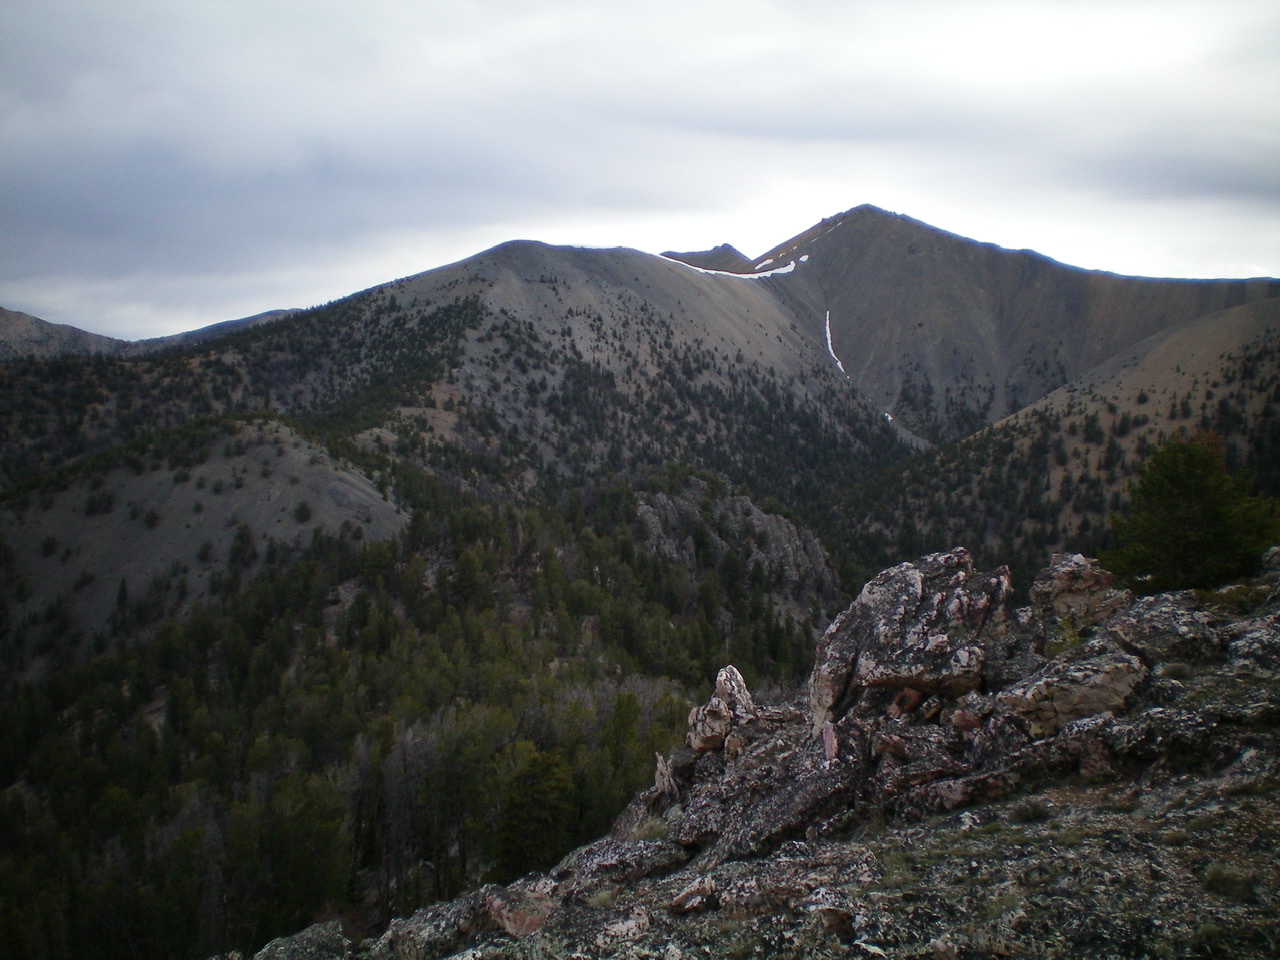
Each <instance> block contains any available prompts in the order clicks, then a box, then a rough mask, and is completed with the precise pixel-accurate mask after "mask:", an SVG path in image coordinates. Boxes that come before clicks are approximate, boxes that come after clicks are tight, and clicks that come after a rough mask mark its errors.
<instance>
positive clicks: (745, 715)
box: [716, 664, 756, 726]
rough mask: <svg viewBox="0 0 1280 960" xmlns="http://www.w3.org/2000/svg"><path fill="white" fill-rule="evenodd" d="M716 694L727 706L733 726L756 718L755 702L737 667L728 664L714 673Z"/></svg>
mask: <svg viewBox="0 0 1280 960" xmlns="http://www.w3.org/2000/svg"><path fill="white" fill-rule="evenodd" d="M716 696H717V697H719V698H720V699H721V700H722V701H724V703H725V704H726V705H727V706H728V707H729V712H730V713H731V714H733V723H734V726H740V725H742V724H744V723H750V722H751V721H752V720H754V719H755V718H756V704H755V700H753V699H752V697H751V691H750V690H748V689H747V682H746V681H745V680H743V679H742V674H741V673H739V672H738V668H737V667H735V666H733V665H732V664H730V665H729V666H727V667H722V668H721V670H720V672H719V673H717V674H716Z"/></svg>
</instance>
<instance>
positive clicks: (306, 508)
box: [293, 500, 311, 523]
mask: <svg viewBox="0 0 1280 960" xmlns="http://www.w3.org/2000/svg"><path fill="white" fill-rule="evenodd" d="M293 519H295V520H297V521H298V522H299V523H306V522H307V521H308V520H310V519H311V504H309V503H307V501H305V500H299V501H298V505H297V506H296V507H294V508H293Z"/></svg>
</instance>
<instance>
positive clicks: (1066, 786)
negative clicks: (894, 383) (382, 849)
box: [257, 549, 1280, 960]
mask: <svg viewBox="0 0 1280 960" xmlns="http://www.w3.org/2000/svg"><path fill="white" fill-rule="evenodd" d="M1011 592H1012V591H1011V586H1010V582H1009V577H1008V572H1007V570H1005V569H1004V568H1001V569H999V570H995V571H992V572H989V573H983V572H979V571H977V570H975V569H974V566H973V562H972V560H971V558H970V556H969V554H968V553H967V551H965V550H963V549H955V550H952V551H950V552H947V553H939V554H933V555H930V556H927V557H924V558H922V559H920V560H917V561H915V562H914V563H904V564H900V565H899V566H896V567H893V568H891V569H889V570H886V571H884V572H883V573H881V574H880V575H879V576H877V577H876V578H875V579H873V580H872V581H871V582H869V583H868V584H867V585H866V587H865V588H864V589H863V591H862V593H861V595H860V596H859V597H858V598H857V600H855V601H854V603H853V604H852V605H851V606H850V607H849V609H848V610H846V611H845V612H844V613H843V614H841V615H840V616H839V617H838V618H837V619H836V620H835V622H834V623H832V624H831V626H830V628H829V629H828V630H827V631H826V633H825V635H824V636H823V638H822V640H821V641H820V642H819V644H818V648H817V651H816V660H815V664H814V668H813V672H812V674H811V676H810V680H809V684H808V688H807V690H806V691H805V692H804V694H803V696H802V697H801V698H799V699H797V700H796V701H794V702H790V703H782V704H774V705H765V704H759V703H756V702H755V701H754V698H753V697H752V695H751V692H750V691H749V690H748V689H747V687H746V684H745V683H744V682H743V680H742V677H741V675H740V674H739V673H738V671H737V670H736V669H734V668H733V667H725V668H724V669H723V670H722V671H721V672H720V674H719V676H718V677H717V679H716V688H715V693H714V695H713V697H712V698H711V700H710V701H709V702H708V703H706V704H704V705H702V706H699V707H697V708H695V709H694V710H693V711H692V713H691V714H690V731H689V735H688V741H687V744H688V745H687V746H685V747H683V748H681V749H678V750H676V751H675V752H674V753H673V754H672V755H671V756H669V757H659V758H658V760H657V769H656V774H655V783H654V786H653V787H652V788H650V789H649V790H647V791H646V792H645V793H643V794H640V795H639V796H637V797H636V798H635V799H634V800H633V801H632V803H631V805H630V806H629V807H628V808H627V810H626V811H625V812H624V813H623V814H622V815H621V816H620V817H619V818H618V820H617V822H616V823H615V825H614V827H613V830H612V832H611V833H610V835H609V836H608V837H605V838H603V839H601V840H598V841H597V842H595V843H593V844H590V845H588V846H586V847H583V848H581V849H579V850H576V851H574V852H573V853H571V854H570V855H569V856H567V857H566V858H565V859H564V860H563V861H561V863H559V864H558V865H557V866H556V867H555V868H553V869H552V870H551V871H550V872H549V873H548V874H546V875H541V874H538V875H531V876H527V877H525V878H522V879H521V880H519V881H517V882H515V883H513V884H511V885H510V886H508V887H505V888H504V887H498V886H486V887H483V888H482V889H480V890H477V891H475V892H474V893H472V894H470V895H468V896H466V897H463V898H461V899H458V900H455V901H452V902H449V903H438V904H435V905H432V906H430V907H426V908H424V909H421V910H419V911H417V912H416V913H415V914H414V915H413V916H411V917H408V918H404V919H400V920H396V921H393V923H392V924H391V926H390V928H389V929H388V930H386V932H385V933H383V934H382V935H381V936H380V937H378V938H377V939H374V940H369V941H365V942H363V943H354V942H353V941H352V940H350V939H349V938H348V937H347V936H346V935H345V934H344V932H343V930H342V928H341V926H340V925H339V923H338V922H336V921H335V922H332V923H329V924H321V925H318V926H315V927H312V928H310V929H308V930H306V931H304V932H303V933H301V934H299V935H297V936H295V937H291V938H286V939H283V940H279V941H275V942H274V943H272V944H270V945H268V946H267V947H266V948H264V949H263V950H262V951H260V952H259V953H258V954H257V960H268V958H286V957H289V958H306V960H321V958H339V957H368V958H370V960H426V958H439V957H447V956H465V957H468V958H479V957H486V958H491V957H492V958H496V957H503V958H516V957H522V958H523V957H530V958H531V957H578V958H605V957H637V958H638V957H651V958H662V960H679V958H691V957H726V956H733V957H746V956H768V957H826V956H842V957H843V956H853V957H857V956H888V957H913V958H936V960H949V958H956V960H958V958H965V957H1012V956H1028V957H1030V956H1036V957H1144V956H1151V957H1164V956H1168V957H1182V956H1206V957H1210V956H1212V957H1217V956H1231V957H1269V956H1274V955H1275V954H1274V953H1273V951H1274V950H1275V949H1276V948H1277V945H1280V865H1278V863H1280V862H1278V860H1277V856H1276V854H1277V845H1278V844H1280V798H1278V797H1277V789H1276V788H1277V786H1280V763H1278V758H1280V549H1274V550H1272V551H1271V553H1270V554H1269V555H1268V558H1267V563H1266V572H1265V573H1264V575H1263V577H1262V578H1261V579H1260V580H1258V581H1256V582H1255V583H1252V584H1250V585H1247V586H1241V587H1238V588H1233V589H1232V590H1228V591H1224V592H1222V593H1221V594H1218V595H1213V596H1203V595H1202V596H1199V597H1197V596H1196V595H1195V594H1193V593H1191V592H1189V591H1188V592H1181V593H1171V594H1163V595H1158V596H1153V597H1145V598H1141V599H1135V598H1133V597H1132V596H1131V595H1130V594H1128V593H1126V592H1123V591H1119V590H1116V589H1114V588H1113V587H1112V586H1111V578H1110V576H1109V575H1108V574H1107V573H1106V572H1105V571H1104V570H1102V569H1101V568H1100V567H1099V566H1098V565H1097V564H1096V563H1095V562H1094V561H1092V560H1088V559H1086V558H1084V557H1081V556H1079V555H1069V556H1056V557H1055V558H1054V560H1053V564H1052V566H1051V567H1050V568H1049V569H1047V570H1045V571H1043V572H1042V573H1041V574H1040V576H1039V577H1038V578H1037V579H1036V581H1035V584H1034V586H1033V587H1032V589H1031V594H1030V601H1031V602H1030V605H1029V606H1027V607H1023V608H1019V609H1013V608H1012V605H1011V602H1010V598H1011Z"/></svg>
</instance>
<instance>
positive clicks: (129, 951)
mask: <svg viewBox="0 0 1280 960" xmlns="http://www.w3.org/2000/svg"><path fill="white" fill-rule="evenodd" d="M1179 458H1181V459H1179ZM1171 464H1174V466H1171ZM1176 464H1193V465H1197V466H1196V467H1195V469H1194V470H1193V469H1192V468H1191V467H1190V466H1176ZM1278 496H1280V281H1278V280H1275V279H1266V278H1262V279H1257V278H1255V279H1233V280H1158V279H1144V278H1133V277H1122V276H1117V275H1113V274H1106V273H1099V272H1090V271H1083V270H1079V269H1076V268H1073V267H1070V266H1066V265H1063V264H1060V263H1056V262H1054V261H1052V260H1049V259H1047V258H1045V257H1043V256H1040V255H1038V254H1036V253H1033V252H1030V251H1010V250H1005V249H1002V248H999V247H995V246H992V245H990V244H983V243H978V242H976V241H973V240H969V239H965V238H962V237H959V236H955V235H952V234H949V233H945V232H943V231H940V230H937V229H935V228H933V227H930V226H928V225H926V224H923V223H920V222H918V221H916V220H912V219H911V218H909V217H905V216H901V215H897V214H892V213H888V212H886V211H883V210H880V209H877V208H875V207H870V206H861V207H857V208H854V209H853V210H850V211H848V212H846V213H843V214H839V215H837V216H834V217H831V218H829V219H827V220H824V221H823V222H821V223H819V224H816V225H815V226H813V227H812V228H810V229H809V230H807V231H805V232H804V233H802V234H800V235H799V236H797V237H794V238H792V239H791V240H788V241H786V242H785V243H782V244H780V245H779V246H777V247H776V248H774V249H773V250H771V251H769V252H767V253H766V254H764V255H762V256H760V257H758V258H756V259H751V258H748V257H747V256H745V255H743V254H741V253H739V252H738V251H737V250H735V249H733V248H732V247H731V246H728V245H724V246H721V247H717V248H715V249H714V250H709V251H699V252H671V253H666V254H663V255H661V256H655V255H650V254H645V253H641V252H638V251H634V250H626V249H613V250H599V249H585V248H579V247H553V246H548V245H545V244H541V243H536V242H531V241H513V242H510V243H505V244H502V245H500V246H498V247H495V248H493V249H492V250H488V251H486V252H484V253H481V254H478V255H477V256H474V257H472V258H470V259H467V260H464V261H461V262H459V263H455V264H451V265H448V266H444V267H440V268H437V269H433V270H429V271H427V272H425V273H421V274H418V275H416V276H411V277H406V278H403V279H399V280H395V281H391V282H388V283H385V284H382V285H380V286H378V287H374V288H372V289H370V290H366V291H363V292H360V293H355V294H352V295H351V296H349V297H346V298H344V299H342V300H338V301H335V302H332V303H328V304H325V305H323V306H319V307H314V308H311V309H306V310H275V311H270V312H267V313H263V314H260V315H258V316H255V317H251V318H246V319H245V320H239V321H231V322H229V323H226V324H218V325H215V326H214V327H210V328H206V329H204V330H200V331H194V332H192V333H189V334H183V335H180V336H177V337H168V338H163V339H161V340H155V341H145V342H141V343H124V342H121V341H115V340H110V339H109V338H104V337H98V336H95V335H93V334H89V333H86V332H84V331H80V330H76V329H75V328H73V327H65V326H58V325H54V324H48V323H45V322H44V321H42V320H39V319H37V318H35V317H30V316H27V315H25V314H18V313H14V312H11V311H0V571H2V572H0V665H2V667H3V669H2V670H0V792H2V793H3V803H2V804H0V954H2V955H4V956H7V957H30V958H48V957H71V956H75V957H78V958H80V957H117V956H147V957H191V958H204V957H212V956H218V955H221V956H227V957H230V956H233V955H239V956H241V957H249V956H256V957H258V958H262V960H266V958H276V957H280V958H283V957H296V958H308V960H310V958H314V960H320V958H330V957H333V958H338V957H354V956H360V957H370V958H375V957H376V958H393V957H394V958H425V957H433V958H434V957H446V956H454V955H460V956H469V957H513V958H514V957H551V956H565V957H568V956H575V957H601V958H603V957H661V958H664V960H678V958H686V957H707V956H714V957H721V956H794V957H809V956H894V957H921V958H924V957H930V958H942V960H945V958H961V957H996V956H1000V957H1005V956H1022V955H1026V956H1058V957H1079V956H1089V957H1135V958H1136V957H1166V956H1167V957H1181V956H1187V957H1191V956H1206V957H1209V956H1245V957H1270V956H1273V955H1274V953H1275V950H1276V949H1277V945H1278V944H1280V873H1278V872H1277V868H1276V857H1275V849H1274V847H1275V838H1276V836H1278V835H1280V830H1278V828H1280V807H1277V803H1276V800H1275V797H1276V788H1277V786H1278V785H1280V753H1278V751H1280V740H1278V738H1277V722H1278V721H1280V673H1278V672H1277V671H1280V558H1278V557H1277V553H1276V551H1275V550H1271V551H1270V552H1268V548H1270V547H1273V546H1275V544H1276V543H1277V541H1280V513H1277V507H1276V498H1277V497H1278ZM1161 511H1164V512H1161ZM1152 531H1156V532H1154V533H1153V532H1152ZM1139 547H1141V548H1142V549H1141V550H1139V549H1138V548H1139ZM1148 548H1149V549H1148ZM1143 550H1146V551H1147V552H1145V553H1144V552H1143ZM1219 554H1223V555H1228V554H1229V557H1228V560H1229V562H1226V563H1225V565H1224V564H1218V565H1216V566H1215V565H1209V566H1207V567H1206V566H1205V565H1204V564H1197V563H1196V562H1195V561H1197V560H1199V559H1204V558H1205V557H1210V558H1214V557H1217V555H1219ZM1151 556H1154V557H1156V560H1153V561H1148V560H1146V559H1137V560H1135V557H1136V558H1146V557H1151ZM1096 557H1100V558H1101V560H1099V559H1094V558H1096ZM1166 559H1168V560H1169V563H1170V564H1171V566H1170V569H1173V570H1174V571H1175V573H1174V574H1170V576H1172V577H1173V579H1172V580H1170V581H1169V583H1166V581H1165V576H1166V571H1165V568H1164V567H1163V566H1161V567H1160V568H1159V569H1157V568H1156V567H1155V566H1152V565H1151V564H1156V563H1163V562H1164V561H1165V560H1166ZM1144 563H1147V564H1148V566H1149V567H1150V569H1148V567H1144V566H1143V564H1144ZM1206 569H1208V570H1211V571H1212V573H1209V574H1203V573H1201V572H1197V573H1195V574H1192V573H1189V572H1187V573H1185V575H1182V574H1178V573H1177V571H1192V570H1195V571H1203V570H1206ZM1179 576H1182V579H1179ZM1205 577H1208V580H1205ZM1166 586H1171V587H1172V589H1166ZM1192 588H1195V589H1192Z"/></svg>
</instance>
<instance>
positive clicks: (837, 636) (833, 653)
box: [809, 547, 1012, 733]
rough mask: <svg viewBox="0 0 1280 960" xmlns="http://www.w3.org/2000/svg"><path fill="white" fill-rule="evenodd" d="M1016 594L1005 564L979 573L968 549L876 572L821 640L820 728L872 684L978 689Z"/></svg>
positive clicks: (815, 694) (812, 690) (951, 692)
mask: <svg viewBox="0 0 1280 960" xmlns="http://www.w3.org/2000/svg"><path fill="white" fill-rule="evenodd" d="M1011 593H1012V584H1011V583H1010V580H1009V570H1008V568H1007V567H1001V568H999V569H998V570H995V571H993V572H991V573H978V572H977V571H975V570H974V565H973V558H972V557H971V556H970V555H969V552H968V551H967V550H965V549H964V548H963V547H957V548H956V549H954V550H951V551H949V552H947V553H935V554H930V555H929V556H927V557H923V558H921V559H920V560H917V561H915V562H913V563H902V564H899V565H898V566H896V567H892V568H890V569H888V570H885V571H884V572H883V573H881V574H880V575H879V576H877V577H875V578H874V579H873V580H871V581H870V582H869V583H867V585H866V586H865V587H863V589H862V592H861V593H860V594H859V595H858V598H857V599H856V600H855V601H854V602H853V604H852V605H851V606H850V607H849V608H848V609H847V610H845V611H844V612H843V613H842V614H840V616H839V617H837V618H836V620H835V622H833V623H832V624H831V626H830V627H829V628H828V629H827V631H826V633H825V634H823V636H822V639H821V640H820V641H819V643H818V649H817V653H816V656H815V662H814V668H813V672H812V674H811V675H810V678H809V697H810V707H811V723H812V726H813V730H814V732H815V733H817V732H819V731H820V730H821V729H822V724H823V723H825V722H826V721H828V720H831V719H837V718H838V717H839V716H840V715H841V714H843V713H844V712H845V711H847V710H848V709H849V708H850V707H851V706H852V705H853V703H855V702H856V701H857V700H858V699H859V696H860V694H861V692H862V691H863V690H864V689H866V688H869V687H888V688H892V689H895V690H900V689H906V688H910V689H912V690H914V691H917V692H920V693H933V692H937V693H940V694H943V695H945V696H948V697H955V696H961V695H963V694H964V693H967V692H968V691H970V690H976V689H978V687H979V686H980V685H981V683H982V676H983V664H984V659H985V653H986V649H985V648H986V644H987V641H988V640H989V639H990V638H991V637H992V636H995V635H998V634H1000V633H1001V632H1002V631H1003V628H1004V625H1005V621H1006V618H1007V612H1006V609H1005V607H1006V604H1007V601H1008V598H1009V595H1010V594H1011Z"/></svg>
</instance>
